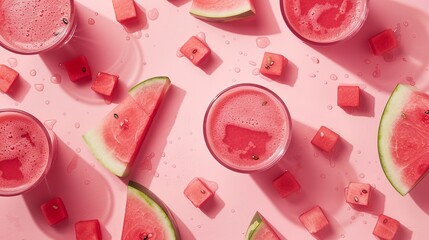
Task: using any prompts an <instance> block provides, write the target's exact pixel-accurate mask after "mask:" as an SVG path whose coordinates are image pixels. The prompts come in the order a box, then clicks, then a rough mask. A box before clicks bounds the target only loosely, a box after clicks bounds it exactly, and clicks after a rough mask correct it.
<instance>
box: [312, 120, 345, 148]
mask: <svg viewBox="0 0 429 240" xmlns="http://www.w3.org/2000/svg"><path fill="white" fill-rule="evenodd" d="M339 138H340V137H339V135H338V134H337V133H335V132H334V131H332V130H331V129H329V128H327V127H325V126H321V127H320V128H319V130H318V131H317V133H316V135H314V137H313V139H312V140H311V144H313V145H314V146H316V147H318V148H319V149H321V150H322V151H324V152H326V153H330V152H331V151H332V150H333V149H334V147H335V145H336V144H337V142H338V139H339Z"/></svg>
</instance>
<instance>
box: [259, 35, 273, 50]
mask: <svg viewBox="0 0 429 240" xmlns="http://www.w3.org/2000/svg"><path fill="white" fill-rule="evenodd" d="M270 43H271V41H270V39H269V38H267V37H258V38H256V46H258V47H259V48H266V47H268V46H269V45H270Z"/></svg>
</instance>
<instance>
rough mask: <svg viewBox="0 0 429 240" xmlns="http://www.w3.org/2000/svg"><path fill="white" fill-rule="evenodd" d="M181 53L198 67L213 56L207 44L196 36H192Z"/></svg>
mask: <svg viewBox="0 0 429 240" xmlns="http://www.w3.org/2000/svg"><path fill="white" fill-rule="evenodd" d="M180 52H181V53H182V54H183V55H184V56H185V57H186V58H188V59H189V60H190V61H191V62H192V63H193V64H194V65H196V66H198V65H201V64H202V63H204V62H205V61H206V60H207V59H208V58H209V56H210V54H211V50H210V48H209V46H208V45H207V43H205V42H204V41H203V40H201V39H199V38H198V37H195V36H192V37H191V38H189V39H188V41H186V43H185V44H183V46H182V47H181V48H180Z"/></svg>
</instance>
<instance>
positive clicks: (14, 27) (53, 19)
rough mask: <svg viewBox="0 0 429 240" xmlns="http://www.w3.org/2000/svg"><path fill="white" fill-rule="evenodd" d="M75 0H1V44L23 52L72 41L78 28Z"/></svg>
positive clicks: (31, 52)
mask: <svg viewBox="0 0 429 240" xmlns="http://www.w3.org/2000/svg"><path fill="white" fill-rule="evenodd" d="M75 27H76V24H75V18H74V2H73V0H1V1H0V44H1V45H2V46H3V47H5V48H6V49H8V50H11V51H13V52H17V53H22V54H34V53H40V52H43V51H46V50H49V49H52V48H55V47H57V46H60V45H63V44H64V42H65V41H68V40H69V38H70V37H71V35H72V34H73V32H74V30H75Z"/></svg>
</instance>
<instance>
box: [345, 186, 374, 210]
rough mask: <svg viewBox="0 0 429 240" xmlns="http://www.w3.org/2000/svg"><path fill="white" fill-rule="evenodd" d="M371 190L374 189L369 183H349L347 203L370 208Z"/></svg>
mask: <svg viewBox="0 0 429 240" xmlns="http://www.w3.org/2000/svg"><path fill="white" fill-rule="evenodd" d="M371 189H372V187H371V185H370V184H368V183H357V182H351V183H349V186H348V188H347V191H346V202H348V203H350V204H355V205H362V206H368V203H369V198H370V195H371Z"/></svg>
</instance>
